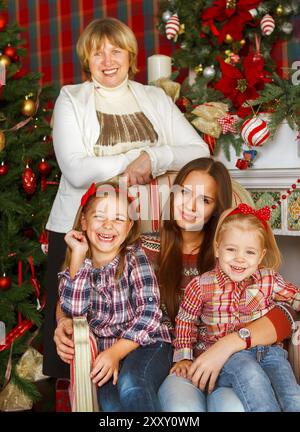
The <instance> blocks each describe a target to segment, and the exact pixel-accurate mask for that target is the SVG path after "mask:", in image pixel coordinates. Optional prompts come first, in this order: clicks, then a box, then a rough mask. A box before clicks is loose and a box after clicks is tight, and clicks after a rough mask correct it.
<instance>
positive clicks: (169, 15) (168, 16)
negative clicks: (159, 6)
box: [162, 10, 173, 22]
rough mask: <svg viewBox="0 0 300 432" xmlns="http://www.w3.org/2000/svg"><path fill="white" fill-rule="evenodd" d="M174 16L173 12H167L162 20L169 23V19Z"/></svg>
mask: <svg viewBox="0 0 300 432" xmlns="http://www.w3.org/2000/svg"><path fill="white" fill-rule="evenodd" d="M172 15H173V14H172V12H171V11H169V10H166V11H165V12H164V13H163V14H162V20H163V21H164V22H167V21H169V19H170V18H171V16H172Z"/></svg>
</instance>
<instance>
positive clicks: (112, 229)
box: [81, 195, 133, 263]
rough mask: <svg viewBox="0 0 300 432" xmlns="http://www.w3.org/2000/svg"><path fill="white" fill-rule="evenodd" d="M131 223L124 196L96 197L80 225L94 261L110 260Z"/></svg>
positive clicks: (83, 215) (115, 254) (117, 251)
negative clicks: (84, 232)
mask: <svg viewBox="0 0 300 432" xmlns="http://www.w3.org/2000/svg"><path fill="white" fill-rule="evenodd" d="M132 225H133V222H132V221H131V220H130V219H129V218H128V203H127V199H126V197H122V196H119V197H115V196H110V195H108V196H106V197H101V198H96V199H95V200H94V201H93V202H92V204H91V205H90V207H89V208H88V209H87V211H86V213H85V214H82V218H81V227H82V229H83V231H86V235H87V238H88V240H89V243H90V248H91V253H92V258H93V262H94V263H100V262H101V263H103V262H104V261H105V262H110V261H112V260H113V259H114V258H115V257H116V256H117V255H118V253H119V250H120V246H121V245H122V243H123V242H124V240H125V239H126V238H127V235H128V233H129V231H130V229H131V227H132Z"/></svg>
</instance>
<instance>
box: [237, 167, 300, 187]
mask: <svg viewBox="0 0 300 432" xmlns="http://www.w3.org/2000/svg"><path fill="white" fill-rule="evenodd" d="M229 172H230V175H231V177H232V178H234V179H235V180H237V181H238V182H239V183H241V185H243V186H244V187H245V188H246V189H290V188H291V185H292V184H294V183H295V182H296V180H297V179H298V178H300V167H299V168H282V169H281V168H275V169H272V168H265V169H253V168H252V169H248V170H246V171H241V170H237V169H229ZM298 187H299V185H298Z"/></svg>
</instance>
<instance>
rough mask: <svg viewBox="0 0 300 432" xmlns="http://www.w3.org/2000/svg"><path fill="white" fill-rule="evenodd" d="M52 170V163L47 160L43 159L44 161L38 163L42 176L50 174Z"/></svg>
mask: <svg viewBox="0 0 300 432" xmlns="http://www.w3.org/2000/svg"><path fill="white" fill-rule="evenodd" d="M50 170H51V167H50V165H49V164H48V162H45V160H44V159H42V162H40V163H39V164H38V171H39V173H40V174H41V176H44V177H46V175H48V174H49V172H50Z"/></svg>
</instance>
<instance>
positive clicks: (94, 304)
mask: <svg viewBox="0 0 300 432" xmlns="http://www.w3.org/2000/svg"><path fill="white" fill-rule="evenodd" d="M129 204H131V199H130V197H129V196H128V194H127V192H126V191H125V190H123V189H120V188H119V187H118V185H117V184H115V183H112V182H106V183H105V184H98V185H96V186H95V184H92V185H91V187H90V189H89V190H88V192H87V193H86V194H85V195H84V196H83V197H82V200H81V206H80V208H79V211H78V213H77V216H76V220H75V224H74V229H73V230H71V231H69V232H68V233H67V234H66V236H65V241H66V243H67V245H68V251H67V256H66V262H65V267H66V268H65V270H64V271H63V272H61V273H60V274H59V279H60V284H59V292H60V304H61V308H62V310H63V311H64V312H65V313H66V314H68V315H71V316H80V315H86V316H87V318H88V322H89V326H90V328H91V330H92V331H93V332H94V334H95V335H96V336H97V337H98V348H99V354H98V356H97V358H96V360H95V362H94V364H93V368H92V371H91V377H92V380H93V382H94V383H97V384H98V386H99V390H98V399H99V403H100V404H101V408H102V410H103V411H159V410H160V406H159V402H158V398H157V390H158V388H159V386H160V384H161V383H162V381H163V379H164V378H165V377H166V375H167V373H168V370H169V368H170V366H171V361H172V350H171V343H170V342H171V340H170V336H169V331H168V328H167V327H166V326H165V325H164V324H161V319H162V312H161V310H160V306H159V304H160V297H159V288H158V285H157V281H156V277H155V274H154V272H153V270H152V267H151V265H150V264H149V262H148V259H147V256H146V255H145V253H144V251H143V249H142V248H141V247H140V246H139V244H138V243H137V241H138V238H139V235H140V233H139V221H138V220H134V219H136V218H135V217H134V215H133V217H129V210H132V209H131V208H130V207H129Z"/></svg>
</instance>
